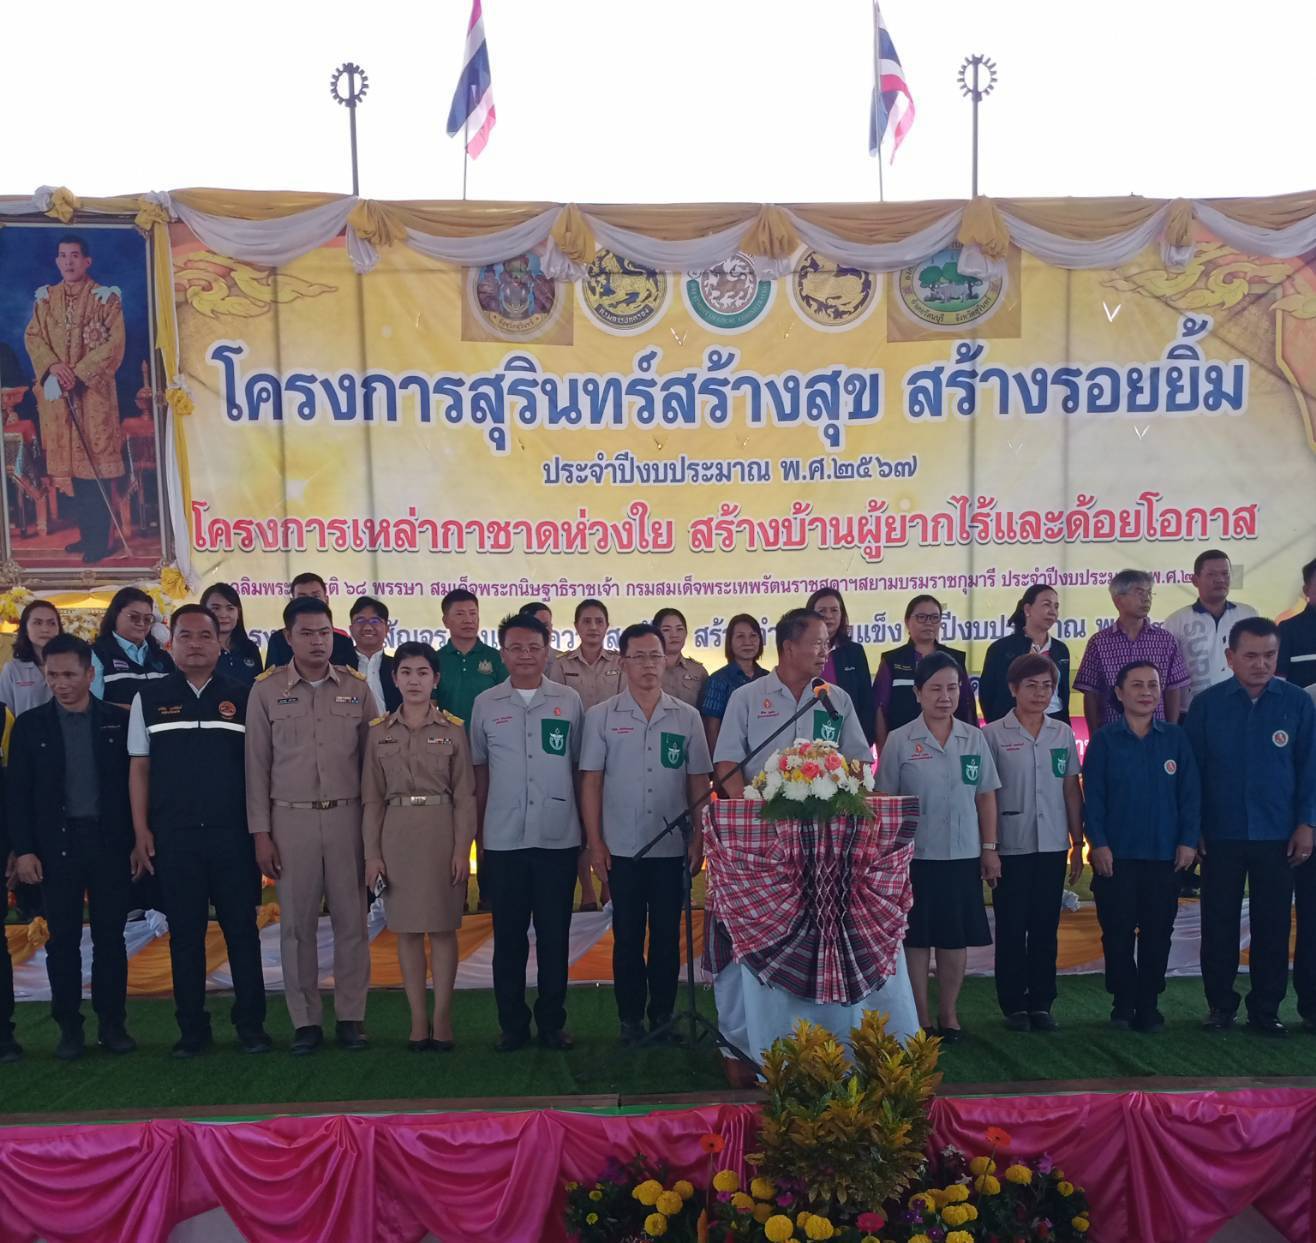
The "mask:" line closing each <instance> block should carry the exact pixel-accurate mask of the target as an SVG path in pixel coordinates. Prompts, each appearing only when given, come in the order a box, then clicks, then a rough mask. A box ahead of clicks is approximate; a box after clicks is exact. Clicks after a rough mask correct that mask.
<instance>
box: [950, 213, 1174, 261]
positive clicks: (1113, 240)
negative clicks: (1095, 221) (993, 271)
mask: <svg viewBox="0 0 1316 1243" xmlns="http://www.w3.org/2000/svg"><path fill="white" fill-rule="evenodd" d="M1169 214H1170V204H1169V203H1166V204H1165V206H1164V207H1161V208H1160V209H1159V210H1157V211H1154V212H1153V213H1152V214H1151V215H1150V216H1148V217H1147V219H1146V220H1144V221H1143V222H1142V224H1140V225H1135V226H1134V227H1133V228H1132V229H1127V230H1125V232H1123V233H1112V234H1111V235H1110V236H1109V237H1099V238H1093V239H1092V240H1090V241H1085V240H1082V239H1079V238H1073V237H1061V236H1060V235H1058V234H1055V233H1048V232H1047V231H1046V230H1045V229H1039V228H1038V227H1037V226H1036V225H1033V224H1029V223H1028V222H1027V221H1026V220H1021V219H1020V218H1019V217H1018V216H1016V215H1014V214H1013V213H1012V212H1008V211H1003V212H1001V219H1002V220H1004V221H1005V224H1006V227H1007V228H1008V229H1009V230H1010V240H1011V241H1013V242H1014V244H1015V245H1016V246H1018V247H1019V249H1020V250H1026V251H1027V252H1028V253H1029V254H1030V255H1033V256H1034V257H1036V258H1038V259H1041V260H1042V262H1043V263H1049V264H1051V265H1052V266H1053V267H1061V268H1074V269H1079V270H1086V269H1091V268H1117V267H1119V266H1120V265H1121V264H1125V263H1128V262H1129V261H1130V260H1131V259H1133V258H1135V257H1136V256H1137V255H1139V254H1140V253H1141V252H1142V251H1143V250H1145V249H1146V248H1147V247H1148V246H1150V245H1151V244H1152V243H1153V242H1155V241H1158V240H1159V239H1160V238H1161V235H1162V233H1164V231H1165V218H1166V217H1167V216H1168V215H1169ZM961 270H963V271H967V270H968V269H967V268H962V269H961Z"/></svg>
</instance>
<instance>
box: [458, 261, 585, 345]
mask: <svg viewBox="0 0 1316 1243" xmlns="http://www.w3.org/2000/svg"><path fill="white" fill-rule="evenodd" d="M466 287H467V296H468V298H469V299H470V304H471V306H472V307H473V308H474V310H475V313H476V315H477V316H478V317H479V318H480V320H481V321H482V322H483V323H484V325H485V327H486V328H488V329H489V330H490V332H492V333H494V334H495V335H496V336H499V337H504V338H508V339H510V340H529V339H531V338H533V337H536V336H539V335H540V334H541V333H542V332H543V331H544V330H545V329H546V328H548V327H549V326H550V325H551V324H552V323H554V322H555V321H556V320H557V317H558V316H559V315H560V314H561V313H562V299H560V298H559V297H558V289H557V282H556V281H554V280H553V279H551V278H550V277H548V276H546V275H545V274H544V270H543V267H542V266H541V264H540V259H539V256H538V255H537V254H535V253H534V252H533V251H527V252H526V253H525V254H523V255H516V256H515V257H513V258H511V259H504V260H503V261H502V262H501V263H488V264H485V266H484V267H482V268H471V269H469V270H468V272H467V275H466Z"/></svg>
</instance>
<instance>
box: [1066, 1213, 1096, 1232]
mask: <svg viewBox="0 0 1316 1243" xmlns="http://www.w3.org/2000/svg"><path fill="white" fill-rule="evenodd" d="M1069 1224H1070V1225H1071V1226H1073V1227H1074V1229H1075V1230H1077V1231H1078V1232H1079V1234H1082V1233H1083V1232H1084V1231H1085V1230H1086V1229H1087V1228H1088V1227H1089V1226H1090V1225H1091V1224H1092V1223H1091V1222H1090V1221H1088V1219H1087V1218H1086V1217H1074V1218H1072V1219H1071V1220H1070V1223H1069Z"/></svg>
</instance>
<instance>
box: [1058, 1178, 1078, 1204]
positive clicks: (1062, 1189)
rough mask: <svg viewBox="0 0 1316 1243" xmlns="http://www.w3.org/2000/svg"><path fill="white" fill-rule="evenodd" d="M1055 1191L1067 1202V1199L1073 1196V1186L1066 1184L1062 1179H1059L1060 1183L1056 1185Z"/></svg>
mask: <svg viewBox="0 0 1316 1243" xmlns="http://www.w3.org/2000/svg"><path fill="white" fill-rule="evenodd" d="M1056 1190H1057V1191H1058V1192H1059V1193H1060V1194H1061V1195H1062V1196H1063V1197H1064V1198H1065V1199H1066V1200H1068V1199H1069V1197H1070V1196H1072V1195H1073V1194H1074V1184H1073V1183H1067V1182H1065V1181H1064V1179H1061V1180H1060V1182H1058V1183H1056Z"/></svg>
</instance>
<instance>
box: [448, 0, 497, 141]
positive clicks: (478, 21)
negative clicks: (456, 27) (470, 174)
mask: <svg viewBox="0 0 1316 1243" xmlns="http://www.w3.org/2000/svg"><path fill="white" fill-rule="evenodd" d="M496 120H497V114H496V113H495V112H494V102H493V79H492V77H491V76H490V73H489V47H488V44H486V43H485V41H484V17H483V16H482V14H481V13H480V0H473V2H472V4H471V24H470V25H469V26H468V27H467V28H466V54H465V56H464V57H463V58H462V74H461V77H460V78H459V79H458V81H457V89H456V90H455V91H454V92H453V95H452V107H451V108H450V109H449V110H448V134H449V136H450V137H451V136H452V135H453V134H458V133H461V132H463V131H465V134H466V151H467V154H468V155H470V157H471V159H474V158H475V157H476V156H478V155H479V154H480V152H481V151H483V150H484V147H485V144H486V143H487V142H488V141H489V134H490V132H491V131H492V130H493V127H494V122H495V121H496Z"/></svg>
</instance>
